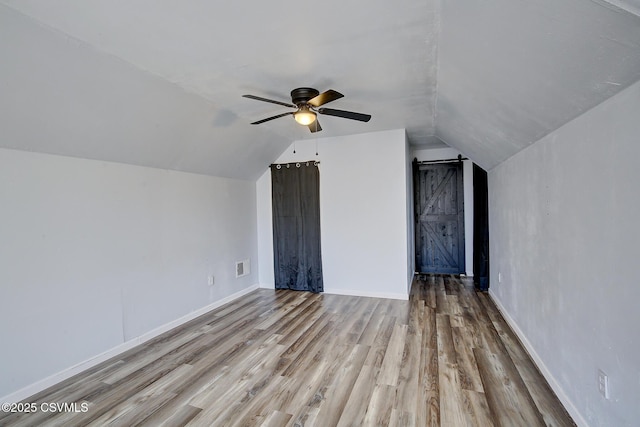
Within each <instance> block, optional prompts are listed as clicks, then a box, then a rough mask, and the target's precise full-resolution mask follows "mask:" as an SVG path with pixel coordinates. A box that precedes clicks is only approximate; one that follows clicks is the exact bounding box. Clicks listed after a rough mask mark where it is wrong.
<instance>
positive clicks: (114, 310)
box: [0, 149, 257, 397]
mask: <svg viewBox="0 0 640 427" xmlns="http://www.w3.org/2000/svg"><path fill="white" fill-rule="evenodd" d="M0 206H1V208H0V292H1V294H0V295H1V297H0V324H2V325H3V326H4V327H3V328H2V329H1V330H0V343H2V352H1V355H0V360H1V363H0V396H4V395H6V394H9V393H16V392H17V391H19V390H20V389H23V388H24V387H27V386H31V385H32V384H33V383H36V382H40V381H42V380H43V379H45V378H47V377H49V376H52V375H54V377H55V378H57V379H58V380H59V379H62V378H61V377H60V376H56V374H59V373H60V372H62V371H66V370H68V369H69V368H70V367H72V366H74V365H76V364H83V363H85V362H87V360H88V359H91V358H94V357H96V356H97V355H100V354H101V353H103V352H109V351H110V350H112V349H114V348H116V347H119V346H122V345H123V344H124V343H127V342H129V343H130V342H135V341H136V340H137V339H138V338H139V337H141V336H144V335H145V334H147V333H149V332H150V331H152V330H154V329H156V328H158V327H161V326H163V325H165V324H167V323H171V322H173V321H175V320H176V319H179V318H181V317H182V316H186V315H188V314H189V313H192V312H194V311H198V310H199V309H202V308H204V307H207V306H209V305H211V304H213V303H215V302H217V301H220V300H222V299H224V298H226V297H228V296H231V295H233V294H237V293H238V292H240V291H242V290H245V289H247V288H251V287H253V286H254V285H256V284H257V274H256V273H257V272H255V273H254V274H251V275H248V276H245V277H242V278H238V279H236V277H235V261H239V260H244V259H247V258H249V259H251V260H253V261H254V262H255V261H257V231H256V192H255V183H254V182H253V181H242V180H234V179H226V178H215V177H210V176H204V175H195V174H189V173H183V172H174V171H166V170H160V169H151V168H145V167H139V166H130V165H123V164H117V163H108V162H101V161H95V160H82V159H75V158H70V157H61V156H53V155H48V154H36V153H28V152H24V151H14V150H6V149H0ZM209 275H213V276H214V285H213V286H209V284H208V276H209ZM29 390H30V391H31V392H35V391H38V387H35V388H30V389H29ZM25 393H28V391H25ZM25 393H22V397H26V396H27V395H28V394H26V395H25ZM18 395H20V393H18Z"/></svg>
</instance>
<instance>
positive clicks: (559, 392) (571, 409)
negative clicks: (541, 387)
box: [489, 288, 589, 427]
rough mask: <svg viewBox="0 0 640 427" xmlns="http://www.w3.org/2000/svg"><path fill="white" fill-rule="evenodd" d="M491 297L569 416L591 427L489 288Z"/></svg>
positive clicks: (584, 426)
mask: <svg viewBox="0 0 640 427" xmlns="http://www.w3.org/2000/svg"><path fill="white" fill-rule="evenodd" d="M489 297H491V300H492V301H493V303H494V304H495V305H496V307H497V308H498V310H499V311H500V314H501V315H502V317H503V318H504V320H506V322H507V323H508V324H509V327H510V328H511V329H512V330H513V332H514V333H515V334H516V335H517V336H518V338H519V339H520V342H521V343H522V345H523V346H524V348H525V349H526V350H527V352H528V353H529V356H531V358H532V359H533V363H535V364H536V366H537V367H538V369H539V370H540V372H541V373H542V376H543V377H544V378H545V379H546V380H547V382H548V383H549V386H550V387H551V389H552V390H553V392H554V393H555V394H556V396H558V399H560V402H562V404H563V405H564V407H565V409H566V410H567V412H568V413H569V415H571V418H573V421H574V422H575V423H576V424H577V425H578V426H579V427H589V424H588V423H587V421H586V420H585V419H584V417H583V416H582V414H581V413H580V412H579V411H578V410H577V409H576V407H575V406H574V405H573V402H572V401H571V399H569V397H568V396H567V395H566V394H565V392H564V390H563V389H562V387H561V386H560V384H559V383H558V381H557V380H556V379H555V377H554V376H553V375H552V374H551V372H550V371H549V369H548V368H547V366H546V365H545V364H544V362H543V361H542V359H541V358H540V356H539V355H538V353H537V352H536V351H535V349H534V348H533V346H532V345H531V343H530V342H529V340H528V339H527V337H526V336H525V334H524V333H523V332H522V330H521V329H520V328H519V327H518V324H517V323H516V322H515V320H513V318H512V317H511V316H510V315H509V313H508V312H507V310H506V309H505V308H504V306H503V305H502V303H501V302H500V300H499V299H498V297H496V295H495V294H494V293H493V292H492V290H491V288H489Z"/></svg>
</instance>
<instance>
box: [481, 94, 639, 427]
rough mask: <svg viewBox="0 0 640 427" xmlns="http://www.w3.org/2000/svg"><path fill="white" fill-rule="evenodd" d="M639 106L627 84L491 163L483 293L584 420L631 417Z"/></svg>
mask: <svg viewBox="0 0 640 427" xmlns="http://www.w3.org/2000/svg"><path fill="white" fill-rule="evenodd" d="M639 112H640V84H635V85H634V86H631V87H630V88H628V89H627V90H625V91H623V92H621V93H620V94H618V95H616V96H615V97H613V98H611V99H609V100H608V101H606V102H604V103H603V104H600V105H599V106H597V107H595V108H594V109H592V110H590V111H588V112H587V113H585V114H584V115H582V116H580V117H578V118H577V119H575V120H573V121H572V122H570V123H568V124H567V125H565V126H563V127H562V128H560V129H558V130H557V131H555V132H553V133H551V134H549V135H548V136H546V137H544V138H543V139H541V140H540V141H538V142H536V143H535V144H533V145H532V146H530V147H529V148H527V149H525V150H524V151H522V152H520V153H518V154H517V155H515V156H513V157H511V158H510V159H508V160H507V161H505V162H504V163H502V164H500V165H499V166H497V167H496V168H494V169H493V170H491V171H490V173H489V193H490V194H489V204H490V207H489V212H490V232H491V289H490V292H491V294H492V296H493V297H494V299H495V300H496V301H497V302H498V304H499V305H500V306H501V308H502V309H503V310H504V313H505V314H506V315H507V317H508V318H509V320H510V321H511V322H512V325H513V326H515V328H516V330H517V332H518V333H519V334H520V336H521V338H523V340H524V342H525V344H526V345H527V346H528V347H529V350H530V351H531V353H532V355H533V356H534V359H536V361H537V363H538V364H539V365H540V368H541V369H542V370H543V371H544V372H545V374H546V375H547V376H548V378H549V379H550V382H551V383H552V385H553V386H554V387H555V389H556V391H557V392H558V393H559V395H560V397H561V399H562V400H564V403H565V405H566V406H567V407H568V409H569V410H570V412H572V415H574V417H575V418H576V421H578V422H579V424H583V423H588V425H590V426H632V425H634V426H637V425H638V421H639V420H640V405H638V402H640V363H639V362H640V333H639V332H640V310H639V309H638V307H639V301H640V288H639V287H638V279H637V275H636V269H637V266H636V265H635V263H636V262H638V255H639V254H640V250H639V249H638V241H640V226H639V221H640V190H639V189H638V183H640V168H639V167H638V159H639V158H640V120H639V118H640V116H639V115H638V113H639ZM598 369H602V370H603V371H604V372H605V373H606V374H608V376H609V381H610V393H611V396H610V400H605V399H604V398H603V397H601V396H600V394H599V393H598V385H597V370H598Z"/></svg>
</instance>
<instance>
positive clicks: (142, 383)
mask: <svg viewBox="0 0 640 427" xmlns="http://www.w3.org/2000/svg"><path fill="white" fill-rule="evenodd" d="M25 401H28V402H76V403H78V404H79V403H86V404H87V405H88V411H86V412H84V413H82V412H79V413H74V412H65V413H45V412H39V413H35V414H0V425H3V426H5V425H6V426H34V425H46V426H58V425H59V426H68V425H127V426H133V425H142V426H162V425H166V426H211V425H216V426H218V425H220V426H265V427H266V426H284V425H287V426H295V427H299V426H335V425H338V426H363V425H383V426H416V427H423V426H447V427H448V426H456V427H457V426H465V425H473V426H490V425H496V426H501V425H527V426H536V425H545V424H546V425H548V426H562V427H570V426H574V425H575V424H574V423H573V421H572V420H571V418H570V417H569V416H568V414H567V412H566V410H565V409H564V408H563V407H562V405H561V404H560V402H559V401H558V400H557V398H556V397H555V395H554V394H553V393H552V391H551V388H550V387H549V385H548V384H547V383H546V381H545V380H544V378H543V377H542V375H541V374H540V372H539V371H538V370H537V368H536V367H535V365H534V364H533V362H532V360H531V359H530V358H529V356H528V354H527V352H526V351H525V350H524V348H523V347H522V345H521V343H520V342H519V341H518V339H517V337H516V335H515V334H514V333H513V331H511V329H510V328H509V326H508V325H507V323H506V322H505V321H504V319H503V318H502V316H501V315H500V313H499V312H498V310H497V309H496V307H495V305H494V304H493V303H492V301H491V300H490V298H489V297H488V296H487V295H486V294H482V293H478V292H476V291H475V289H473V287H472V284H471V282H470V281H467V280H461V279H459V278H458V277H455V276H451V275H446V276H442V275H424V276H421V277H420V278H419V279H417V280H415V281H414V284H413V287H412V289H411V292H410V300H409V301H399V300H389V299H378V298H365V297H355V296H342V295H330V294H311V293H302V292H293V291H284V290H277V291H274V290H268V289H260V290H257V291H255V292H252V293H250V294H248V295H245V296H243V297H242V298H240V299H238V300H235V301H233V302H231V303H229V304H227V305H225V306H222V307H220V308H218V309H216V310H213V311H211V312H210V313H206V314H204V315H202V316H200V317H198V318H196V319H194V320H192V321H190V322H187V323H185V324H183V325H181V326H179V327H178V328H175V329H173V330H171V331H168V332H167V333H165V334H163V335H161V336H159V337H156V338H154V339H152V340H150V341H148V342H147V343H145V344H143V345H141V346H139V347H135V348H133V349H130V350H128V351H126V352H125V353H123V354H121V355H119V356H117V357H115V358H113V359H111V360H108V361H106V362H104V363H103V364H100V365H97V366H95V367H93V368H91V369H89V370H87V371H86V372H84V373H81V374H79V375H76V376H74V377H73V378H70V379H68V380H65V381H63V382H61V383H60V384H58V385H57V386H54V387H52V388H50V389H48V390H44V391H42V392H40V393H38V394H37V395H34V396H32V397H31V398H30V399H26V400H25Z"/></svg>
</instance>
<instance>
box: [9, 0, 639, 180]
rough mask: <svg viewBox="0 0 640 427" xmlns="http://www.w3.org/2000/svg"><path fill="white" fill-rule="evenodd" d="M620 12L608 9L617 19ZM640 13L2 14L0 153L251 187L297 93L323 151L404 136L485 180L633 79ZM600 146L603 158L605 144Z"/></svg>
mask: <svg viewBox="0 0 640 427" xmlns="http://www.w3.org/2000/svg"><path fill="white" fill-rule="evenodd" d="M613 3H615V5H614V4H613ZM638 11H640V0H616V1H615V2H614V1H613V0H612V2H611V3H606V2H604V1H593V0H539V1H536V2H530V1H522V0H520V1H516V0H485V1H477V0H475V1H448V0H396V1H394V2H389V1H387V0H350V1H349V0H324V1H321V2H300V3H294V2H291V1H284V0H271V1H268V2H267V1H264V2H263V1H244V2H242V1H237V2H221V1H211V0H208V1H205V0H198V1H197V0H189V1H186V0H183V1H177V0H176V1H165V2H158V1H157V0H138V1H135V0H108V1H107V0H95V1H91V2H87V1H85V0H64V1H56V2H51V1H48V0H0V55H1V57H2V65H1V66H0V93H1V94H2V95H1V96H0V129H2V131H0V132H1V133H0V146H1V147H5V148H15V149H21V150H32V151H37V152H45V153H53V154H62V155H69V156H76V157H83V158H92V159H100V160H108V161H116V162H123V163H130V164H136V165H142V166H150V167H159V168H166V169H175V170H182V171H188V172H195V173H204V174H209V175H218V176H227V177H233V178H246V179H253V178H256V177H257V176H259V175H260V174H261V173H262V172H263V171H264V170H266V167H267V166H268V164H269V163H271V162H272V161H273V160H274V159H275V158H277V156H278V155H279V154H280V153H281V152H282V150H284V149H285V148H286V147H287V146H288V145H289V144H290V142H291V141H293V140H300V139H305V138H315V135H312V134H310V133H309V131H308V130H307V129H306V128H303V127H301V126H299V125H297V124H296V123H295V122H294V121H293V119H292V118H290V117H286V118H281V119H278V120H274V121H271V122H268V123H264V124H262V125H258V126H252V125H250V124H249V123H250V122H253V121H255V120H258V119H261V118H265V117H268V116H271V115H275V114H278V113H280V112H285V111H287V109H286V108H285V107H282V108H280V107H279V106H277V105H273V104H267V103H262V102H258V101H253V100H248V99H246V98H242V97H241V95H243V94H245V93H250V94H254V95H258V96H262V97H267V98H273V99H279V100H282V101H285V102H289V101H290V99H289V92H290V91H291V89H293V88H295V87H300V86H312V87H315V88H317V89H318V90H320V91H324V90H326V89H330V88H331V89H335V90H338V91H340V92H342V93H344V94H345V98H343V99H340V100H337V101H335V102H333V103H331V104H330V105H327V107H331V108H338V109H345V110H353V111H358V112H364V113H369V114H371V115H372V116H373V118H372V119H371V121H370V122H369V123H361V122H357V121H351V120H345V119H340V118H335V117H327V116H321V119H320V120H321V123H322V127H323V129H324V130H323V131H322V132H321V133H320V134H317V136H318V137H330V136H337V135H346V134H356V133H364V132H373V131H379V130H386V129H397V128H405V129H406V130H407V135H408V137H409V140H410V142H411V143H412V144H414V145H418V146H439V145H442V143H443V142H444V143H446V144H448V145H450V146H452V147H454V148H456V149H458V150H460V151H462V152H463V153H465V155H467V156H469V157H470V158H471V159H473V160H474V161H476V162H477V163H479V164H480V165H481V166H483V167H485V168H487V169H489V168H491V167H493V166H495V165H496V164H498V163H500V162H501V161H503V160H504V159H506V158H508V157H510V156H511V155H513V154H515V153H516V152H518V151H519V150H521V149H523V148H525V147H526V146H528V145H529V144H531V143H532V142H535V141H536V140H538V139H539V138H540V137H542V136H544V135H545V134H547V133H549V132H551V131H553V130H554V129H556V128H558V127H559V126H561V125H562V124H564V123H566V122H567V121H569V120H571V119H572V118H574V117H576V116H578V115H579V114H581V113H583V112H584V111H586V110H588V109H590V108H592V107H593V106H595V105H597V104H598V103H600V102H602V101H603V100H605V99H607V98H608V97H610V96H612V95H614V94H615V93H617V92H619V91H620V90H622V89H624V88H625V87H627V86H629V85H631V84H632V83H634V82H636V81H638V80H640V18H639V17H638V16H637V13H638ZM603 143H604V142H603Z"/></svg>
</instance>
